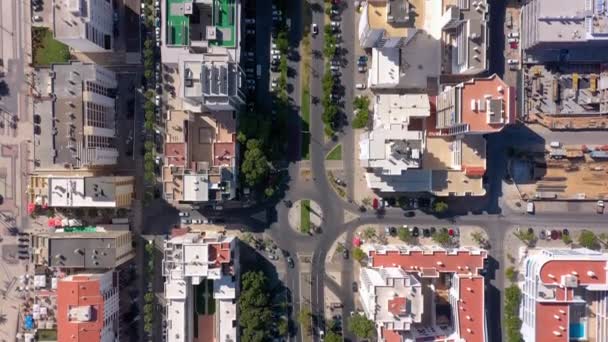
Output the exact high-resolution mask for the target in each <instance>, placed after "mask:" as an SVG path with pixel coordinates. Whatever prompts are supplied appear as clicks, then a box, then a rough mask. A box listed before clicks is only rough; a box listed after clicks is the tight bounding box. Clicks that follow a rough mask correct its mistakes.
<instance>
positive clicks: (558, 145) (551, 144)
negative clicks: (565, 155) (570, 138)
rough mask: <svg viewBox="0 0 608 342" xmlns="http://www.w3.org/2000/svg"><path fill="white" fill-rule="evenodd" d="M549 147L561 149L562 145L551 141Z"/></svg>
mask: <svg viewBox="0 0 608 342" xmlns="http://www.w3.org/2000/svg"><path fill="white" fill-rule="evenodd" d="M549 146H551V147H552V148H560V147H562V143H560V142H559V141H552V142H551V143H549Z"/></svg>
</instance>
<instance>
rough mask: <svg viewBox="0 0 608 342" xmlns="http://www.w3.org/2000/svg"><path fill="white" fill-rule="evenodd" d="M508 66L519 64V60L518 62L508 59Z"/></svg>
mask: <svg viewBox="0 0 608 342" xmlns="http://www.w3.org/2000/svg"><path fill="white" fill-rule="evenodd" d="M507 64H510V65H514V64H519V60H517V59H507Z"/></svg>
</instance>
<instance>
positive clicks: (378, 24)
mask: <svg viewBox="0 0 608 342" xmlns="http://www.w3.org/2000/svg"><path fill="white" fill-rule="evenodd" d="M367 6H368V10H367V19H368V23H369V26H370V28H372V29H384V30H385V31H386V33H387V34H388V35H389V36H390V37H405V36H407V35H408V33H407V31H408V28H418V29H422V28H424V20H425V1H424V0H386V1H374V2H371V1H370V2H368V3H367ZM389 12H390V14H389ZM389 17H390V18H392V19H391V20H389Z"/></svg>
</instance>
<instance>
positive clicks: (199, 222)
mask: <svg viewBox="0 0 608 342" xmlns="http://www.w3.org/2000/svg"><path fill="white" fill-rule="evenodd" d="M202 223H203V220H200V219H196V220H192V224H202Z"/></svg>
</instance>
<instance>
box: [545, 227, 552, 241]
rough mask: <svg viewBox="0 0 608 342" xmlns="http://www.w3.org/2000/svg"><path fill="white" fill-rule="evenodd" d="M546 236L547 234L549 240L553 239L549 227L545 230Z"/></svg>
mask: <svg viewBox="0 0 608 342" xmlns="http://www.w3.org/2000/svg"><path fill="white" fill-rule="evenodd" d="M545 236H546V238H547V240H551V231H550V230H549V229H547V230H546V231H545Z"/></svg>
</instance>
